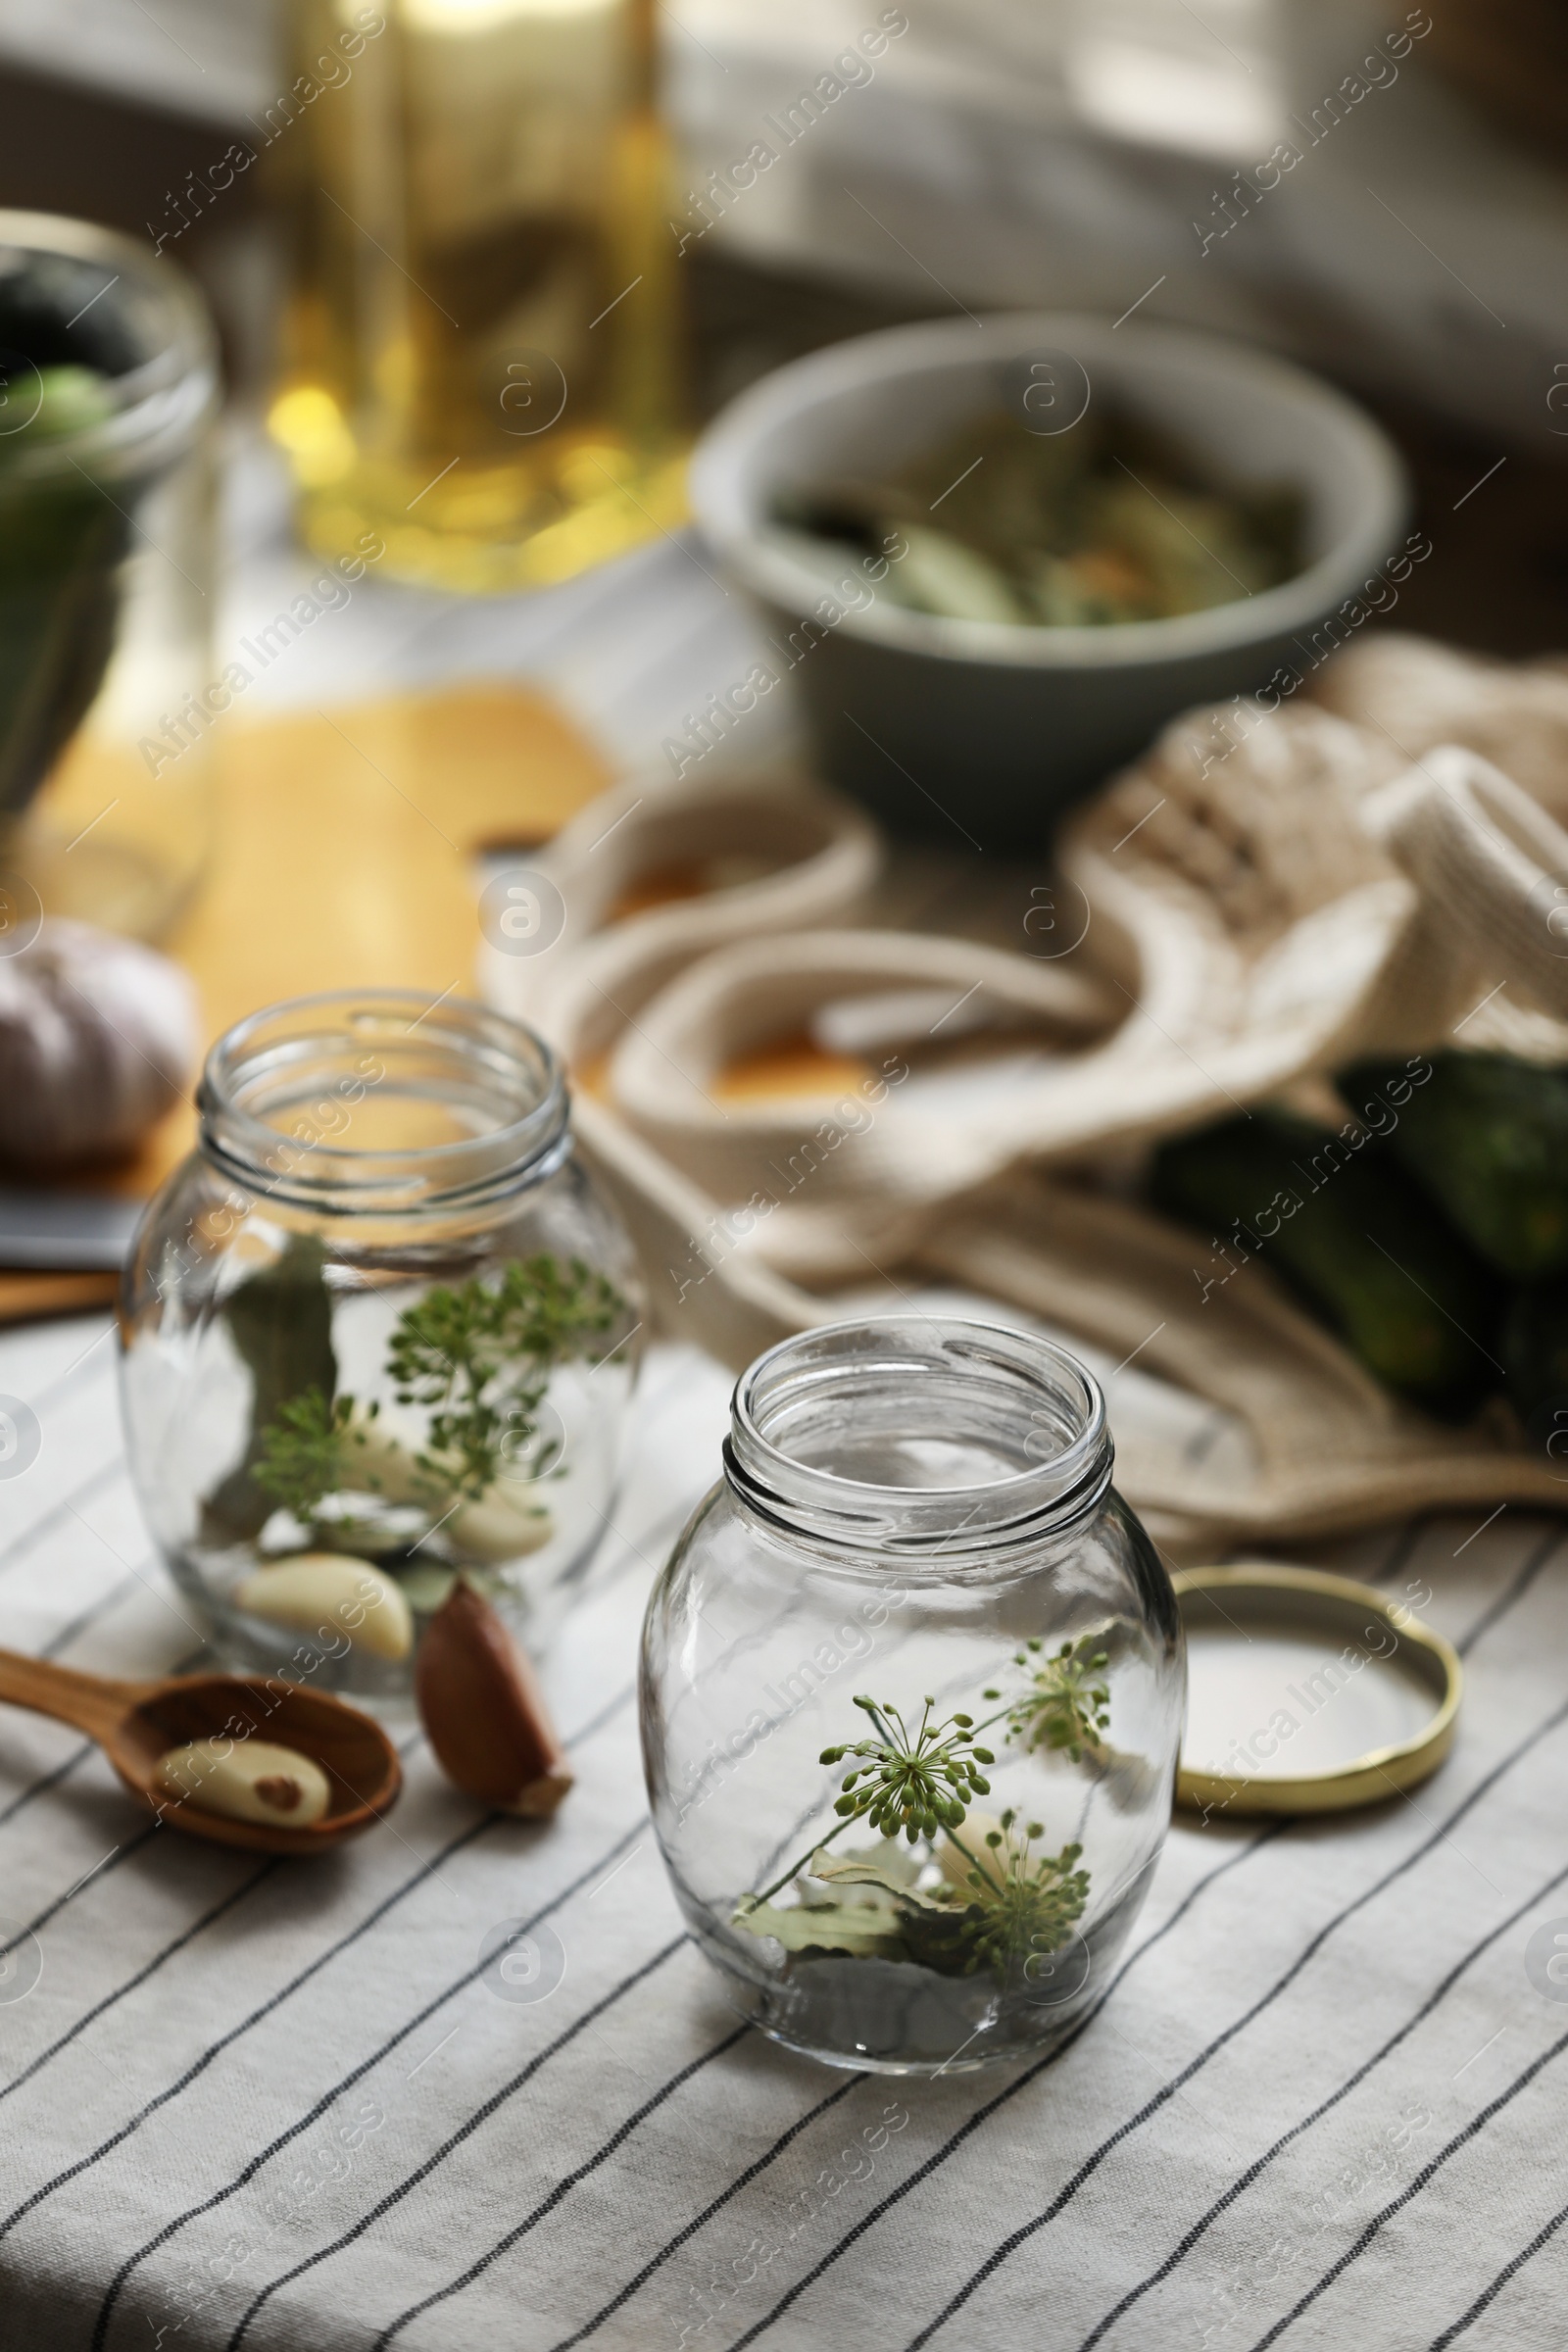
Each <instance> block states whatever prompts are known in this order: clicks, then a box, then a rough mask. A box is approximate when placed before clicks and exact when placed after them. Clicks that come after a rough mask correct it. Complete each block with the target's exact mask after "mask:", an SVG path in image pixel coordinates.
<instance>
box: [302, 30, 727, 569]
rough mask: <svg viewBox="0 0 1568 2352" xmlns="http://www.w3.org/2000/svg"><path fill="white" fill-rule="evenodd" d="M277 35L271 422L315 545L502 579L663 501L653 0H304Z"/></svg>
mask: <svg viewBox="0 0 1568 2352" xmlns="http://www.w3.org/2000/svg"><path fill="white" fill-rule="evenodd" d="M291 37H292V41H293V57H292V62H291V67H290V74H291V80H290V88H289V93H288V95H287V96H286V97H285V98H284V99H283V100H281V101H280V102H279V105H278V107H277V108H275V109H273V110H270V113H269V118H268V126H269V134H270V135H269V144H270V142H271V138H272V137H275V138H276V140H277V155H276V160H277V163H278V164H279V165H280V166H281V167H282V172H281V176H282V178H283V182H284V186H285V188H286V190H287V195H288V205H289V212H290V217H291V221H292V228H293V238H294V249H295V259H294V277H293V293H292V300H291V304H290V312H289V346H290V348H289V356H288V362H287V368H286V373H285V376H284V380H283V383H282V386H281V389H280V390H279V392H278V395H277V397H276V399H275V401H274V403H273V407H272V413H271V424H272V430H273V432H274V434H275V435H276V437H277V438H278V440H279V441H281V442H282V444H283V445H284V447H285V448H286V449H287V451H288V452H289V455H290V458H291V461H292V464H293V466H294V470H295V474H296V478H297V481H298V483H299V488H300V495H301V507H302V516H303V526H304V530H305V535H306V537H307V538H308V540H309V541H310V544H311V545H312V547H313V548H315V549H316V550H317V551H318V552H319V554H321V555H323V556H339V555H352V554H353V553H355V552H356V551H357V550H358V549H359V548H360V546H361V544H362V540H363V535H364V534H365V533H366V532H367V531H368V530H369V531H373V532H375V533H376V534H377V535H378V536H379V537H380V538H381V539H382V540H383V541H384V542H385V546H386V559H385V568H386V569H387V570H388V571H393V572H397V573H399V574H401V575H402V576H404V577H406V578H417V579H422V580H427V581H432V582H436V583H439V584H440V585H443V586H446V587H451V588H459V589H474V590H486V589H492V590H493V589H506V588H515V587H527V586H532V585H536V584H542V583H544V582H547V581H551V580H559V579H564V578H565V577H567V576H568V575H569V574H570V573H572V572H575V571H579V570H581V569H582V568H583V567H584V566H585V565H588V564H596V563H599V562H601V561H603V560H604V559H606V558H607V557H611V556H614V555H618V554H619V553H621V552H622V551H623V550H624V549H627V548H629V547H632V546H635V545H636V544H637V543H638V542H640V541H642V540H644V539H646V538H648V537H650V536H651V535H652V534H653V533H654V532H655V531H657V530H659V529H662V528H668V527H669V526H670V525H671V524H673V523H677V522H679V521H680V520H681V519H682V516H683V514H684V506H683V490H682V481H683V464H684V442H683V435H682V431H681V418H680V396H679V349H680V341H681V337H680V325H679V317H678V304H677V289H676V285H675V258H676V257H675V247H674V241H673V240H672V239H671V237H670V235H669V232H668V229H667V226H666V225H665V222H666V216H667V214H668V211H669V209H670V208H669V206H668V203H667V201H666V198H667V187H666V178H667V172H668V148H667V142H666V138H665V133H664V130H663V125H662V123H661V120H660V117H659V113H658V109H657V104H656V89H655V74H656V58H655V27H654V0H375V5H373V6H362V5H360V4H359V0H293V7H292V16H291ZM274 113H275V114H279V115H281V117H282V118H283V121H282V127H281V129H273V128H272V127H271V126H272V116H273V114H274Z"/></svg>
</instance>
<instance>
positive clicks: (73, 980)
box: [0, 915, 196, 1171]
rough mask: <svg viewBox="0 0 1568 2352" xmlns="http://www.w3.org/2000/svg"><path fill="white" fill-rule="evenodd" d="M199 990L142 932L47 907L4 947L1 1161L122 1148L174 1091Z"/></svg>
mask: <svg viewBox="0 0 1568 2352" xmlns="http://www.w3.org/2000/svg"><path fill="white" fill-rule="evenodd" d="M195 1054H196V1000H195V994H194V991H193V990H192V988H191V985H190V982H189V981H188V980H187V979H186V977H185V975H184V973H183V972H182V971H180V970H179V968H178V966H177V965H175V964H172V963H171V962H170V961H169V958H168V957H167V956H159V955H157V954H155V953H154V951H153V950H152V949H151V948H145V947H143V946H142V945H141V944H140V942H139V941H136V940H131V939H119V938H117V937H115V936H114V934H113V933H111V932H108V931H99V930H96V929H94V927H93V926H92V925H91V924H90V923H77V922H72V921H69V920H67V919H66V918H65V917H64V916H59V915H51V916H49V917H47V918H46V919H45V920H44V922H43V923H42V925H41V926H40V928H39V931H38V934H37V936H36V938H35V939H33V940H31V941H29V942H28V944H27V945H26V946H25V947H19V948H17V949H16V950H15V951H14V953H13V954H11V955H9V956H0V1163H4V1164H6V1165H8V1166H10V1167H13V1168H19V1169H26V1170H28V1171H33V1170H47V1169H50V1168H56V1167H69V1166H71V1165H73V1164H74V1163H76V1162H79V1161H83V1160H92V1159H111V1158H114V1157H115V1156H116V1155H117V1154H119V1153H121V1152H127V1151H129V1150H130V1148H131V1146H132V1145H134V1144H136V1143H137V1142H139V1141H140V1139H141V1137H142V1136H143V1135H144V1134H145V1133H146V1132H147V1130H148V1128H149V1127H151V1126H153V1125H155V1124H156V1122H157V1121H158V1120H159V1119H161V1118H162V1117H163V1115H164V1113H165V1112H166V1111H167V1110H169V1109H170V1108H171V1107H172V1104H173V1103H176V1102H177V1101H178V1100H179V1097H180V1095H181V1094H182V1092H183V1091H184V1087H185V1082H186V1080H187V1078H188V1076H189V1074H190V1070H191V1066H192V1063H193V1061H194V1059H195Z"/></svg>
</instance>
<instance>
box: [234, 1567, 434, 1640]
mask: <svg viewBox="0 0 1568 2352" xmlns="http://www.w3.org/2000/svg"><path fill="white" fill-rule="evenodd" d="M233 1600H234V1605H235V1607H236V1608H240V1609H244V1610H245V1612H246V1613H247V1615H249V1616H251V1617H263V1618H265V1619H266V1621H267V1623H268V1624H269V1625H286V1626H288V1627H289V1628H290V1629H291V1630H292V1631H294V1632H298V1633H310V1634H319V1635H320V1636H321V1637H322V1639H323V1640H324V1639H326V1638H327V1637H328V1635H329V1634H331V1633H333V1632H336V1633H342V1634H347V1636H348V1637H349V1640H350V1641H351V1642H355V1643H357V1644H358V1646H359V1647H360V1648H361V1649H362V1650H366V1651H368V1653H369V1655H370V1656H371V1657H372V1658H394V1659H395V1658H406V1657H407V1656H408V1654H409V1652H410V1650H411V1649H412V1648H413V1647H414V1614H413V1611H412V1610H411V1609H410V1607H409V1603H408V1599H407V1596H406V1594H405V1593H404V1591H403V1588H402V1586H401V1585H398V1584H395V1583H394V1582H393V1580H392V1578H391V1577H390V1576H386V1575H383V1573H382V1571H381V1570H380V1569H379V1568H372V1567H371V1566H370V1565H369V1563H368V1561H367V1560H357V1559H355V1558H354V1557H353V1556H352V1555H351V1554H350V1553H348V1552H345V1551H300V1552H295V1553H294V1554H293V1555H292V1557H290V1558H289V1559H286V1560H275V1561H273V1562H271V1563H270V1565H269V1566H267V1567H266V1568H258V1569H256V1570H255V1572H254V1573H253V1574H252V1575H250V1576H248V1577H246V1579H245V1580H244V1582H243V1584H241V1585H238V1586H237V1587H236V1588H235V1591H234V1594H233Z"/></svg>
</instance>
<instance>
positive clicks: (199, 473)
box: [0, 212, 229, 938]
mask: <svg viewBox="0 0 1568 2352" xmlns="http://www.w3.org/2000/svg"><path fill="white" fill-rule="evenodd" d="M217 409H218V350H217V337H216V334H215V332H214V329H213V324H212V321H211V319H209V317H208V315H207V311H206V308H205V306H204V304H203V302H202V298H201V296H200V294H199V293H198V292H197V290H196V288H195V286H194V285H193V284H192V283H191V282H190V281H189V280H188V279H187V278H186V277H185V276H184V275H183V273H182V272H181V271H180V270H178V269H177V268H176V266H175V265H174V264H173V263H172V262H171V261H167V260H164V259H162V258H160V257H159V256H157V255H155V254H154V253H152V252H151V251H150V250H149V248H148V247H147V246H146V245H145V244H143V245H141V246H138V245H136V244H134V243H133V242H132V241H131V240H130V239H129V238H125V237H119V236H114V235H112V234H110V232H109V231H107V230H105V229H100V228H95V227H92V226H90V225H88V223H86V222H85V221H64V220H56V219H54V218H53V217H51V216H49V215H47V214H41V213H11V212H0V932H3V931H5V930H7V929H14V930H15V931H16V932H17V933H19V934H24V935H25V932H26V931H27V929H28V928H29V927H30V926H32V925H33V924H35V921H36V918H37V917H38V916H39V915H40V914H41V912H42V911H43V909H45V908H47V910H48V911H49V913H50V914H52V915H68V916H75V917H77V918H80V919H84V920H87V921H91V922H97V923H102V924H104V925H106V926H107V927H108V928H110V929H111V930H116V931H123V932H127V933H130V934H132V935H135V936H137V937H141V938H155V937H157V936H158V935H159V934H160V933H161V932H163V931H165V930H166V929H167V928H168V927H169V925H170V923H171V921H172V919H173V917H174V916H175V915H176V914H177V913H178V911H179V909H180V908H181V907H182V906H183V905H184V904H185V901H186V900H187V898H188V897H189V895H190V893H191V890H192V889H193V887H194V885H195V884H196V882H197V880H198V879H199V877H200V874H201V871H202V867H203V864H204V862H205V858H206V855H207V850H208V845H209V839H210V834H211V801H212V762H211V756H210V743H209V730H210V729H211V726H212V723H213V717H214V714H215V712H216V711H218V710H219V709H220V708H221V706H222V703H223V702H225V701H226V700H228V699H229V697H228V695H227V692H226V690H225V689H223V688H222V686H221V682H220V681H216V680H215V676H214V670H213V662H212V648H211V636H212V623H211V611H212V600H211V597H210V595H209V593H208V591H209V588H210V585H211V570H212V543H213V447H212V442H213V425H214V420H215V417H216V415H217ZM8 909H9V911H7V910H8Z"/></svg>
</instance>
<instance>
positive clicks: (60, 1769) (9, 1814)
mask: <svg viewBox="0 0 1568 2352" xmlns="http://www.w3.org/2000/svg"><path fill="white" fill-rule="evenodd" d="M97 1744H98V1742H97V1740H83V1741H82V1743H81V1745H80V1746H79V1747H73V1749H72V1751H71V1753H70V1755H69V1756H68V1757H67V1758H66V1760H65V1762H64V1763H63V1764H57V1765H56V1766H55V1768H54V1770H53V1772H46V1773H45V1774H44V1775H43V1776H42V1778H41V1779H39V1780H36V1781H29V1782H28V1783H27V1786H26V1787H25V1789H18V1791H17V1793H16V1795H15V1796H14V1797H13V1798H12V1799H11V1802H10V1804H9V1805H7V1806H6V1808H5V1811H4V1812H3V1813H0V1830H3V1829H4V1828H5V1826H6V1823H7V1822H8V1821H10V1820H12V1819H13V1817H14V1816H15V1815H16V1814H18V1813H20V1812H21V1811H22V1809H23V1807H24V1806H25V1805H30V1804H31V1803H32V1801H33V1799H34V1797H38V1796H42V1795H43V1794H44V1792H45V1790H46V1789H56V1788H58V1787H59V1785H60V1783H61V1782H62V1781H63V1780H64V1779H65V1778H66V1776H67V1774H68V1773H73V1772H74V1771H75V1769H76V1766H77V1765H78V1764H82V1763H85V1761H86V1759H87V1758H88V1757H89V1756H90V1755H91V1754H92V1751H93V1749H94V1748H95V1747H96V1746H97Z"/></svg>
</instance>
